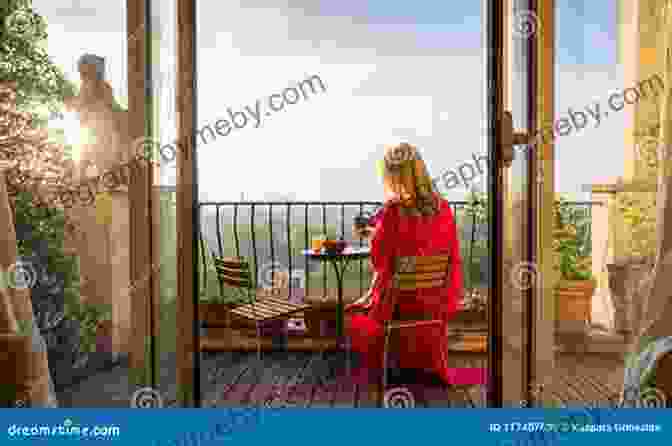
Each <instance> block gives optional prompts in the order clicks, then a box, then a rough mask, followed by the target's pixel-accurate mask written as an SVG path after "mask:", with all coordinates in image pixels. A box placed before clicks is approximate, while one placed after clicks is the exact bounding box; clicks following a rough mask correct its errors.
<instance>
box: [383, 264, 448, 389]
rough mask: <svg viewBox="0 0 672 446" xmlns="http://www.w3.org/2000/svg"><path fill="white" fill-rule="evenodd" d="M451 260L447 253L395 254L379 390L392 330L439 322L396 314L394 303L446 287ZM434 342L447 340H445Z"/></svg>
mask: <svg viewBox="0 0 672 446" xmlns="http://www.w3.org/2000/svg"><path fill="white" fill-rule="evenodd" d="M451 267H452V259H451V256H450V254H439V255H431V256H410V257H396V258H395V259H394V276H393V279H392V284H391V285H390V286H389V287H388V288H387V290H386V291H385V294H386V295H387V296H386V297H385V298H388V299H392V301H393V308H394V313H393V314H394V316H393V318H392V319H391V320H390V321H386V322H385V324H384V330H385V341H384V350H383V376H382V391H383V392H384V391H385V388H386V386H387V379H388V376H387V374H388V370H387V366H388V353H389V349H390V348H389V347H390V340H391V338H392V333H393V331H394V330H398V332H399V334H400V335H402V334H403V330H404V329H408V328H415V327H420V326H427V325H439V326H441V325H443V321H442V320H440V319H431V317H430V316H428V315H411V314H408V315H400V314H399V313H398V311H397V306H398V302H399V300H400V299H403V298H404V297H405V296H409V295H410V296H413V295H414V294H416V293H417V292H418V290H422V289H429V288H435V289H437V298H438V290H442V289H443V287H445V286H448V285H449V283H448V281H449V280H450V272H451ZM437 342H444V343H445V342H447V341H446V340H445V339H442V340H437Z"/></svg>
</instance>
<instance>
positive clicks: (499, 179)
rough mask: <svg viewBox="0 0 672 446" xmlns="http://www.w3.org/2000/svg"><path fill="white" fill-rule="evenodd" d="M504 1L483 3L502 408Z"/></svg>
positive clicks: (491, 364)
mask: <svg viewBox="0 0 672 446" xmlns="http://www.w3.org/2000/svg"><path fill="white" fill-rule="evenodd" d="M504 13H505V8H504V2H502V1H499V0H487V2H486V11H485V16H486V23H485V33H486V40H487V46H486V49H485V50H486V73H487V74H486V82H487V84H486V95H487V105H486V113H487V121H488V136H489V138H488V156H489V159H490V163H491V166H492V167H491V168H490V169H488V196H489V197H490V199H489V200H488V221H489V224H490V237H489V238H488V251H489V256H490V271H491V277H490V296H489V301H488V362H487V364H488V387H487V388H488V391H487V406H488V407H503V405H504V376H503V367H502V365H503V359H504V357H503V352H504V349H503V339H504V338H503V329H502V328H503V326H502V323H503V321H502V312H503V284H504V280H503V279H504V274H503V273H504V271H503V264H502V258H503V255H504V231H503V227H504V226H503V225H504V221H503V215H504V202H503V200H501V199H499V198H500V197H502V196H503V189H504V177H503V172H504V160H503V159H502V156H501V155H502V153H501V150H500V141H502V139H503V130H504V126H503V119H502V117H503V116H504V103H503V98H504V95H503V94H502V91H503V88H504V85H505V84H504V69H503V62H504V61H505V57H504V54H505V53H504V49H505V47H504V30H505V29H506V28H505V18H504Z"/></svg>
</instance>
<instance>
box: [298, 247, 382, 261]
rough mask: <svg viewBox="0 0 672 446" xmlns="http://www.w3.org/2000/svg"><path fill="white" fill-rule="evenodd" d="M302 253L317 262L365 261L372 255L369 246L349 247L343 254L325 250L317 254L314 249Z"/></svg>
mask: <svg viewBox="0 0 672 446" xmlns="http://www.w3.org/2000/svg"><path fill="white" fill-rule="evenodd" d="M301 252H302V254H303V255H304V256H306V257H308V258H311V259H316V260H329V259H363V258H366V257H368V256H369V254H371V248H369V247H368V246H348V247H347V248H345V250H344V251H343V252H341V253H327V252H325V251H324V250H322V251H320V252H315V251H313V250H312V249H304V250H303V251H301Z"/></svg>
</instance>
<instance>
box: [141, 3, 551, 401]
mask: <svg viewBox="0 0 672 446" xmlns="http://www.w3.org/2000/svg"><path fill="white" fill-rule="evenodd" d="M508 1H511V0H508ZM176 2H177V42H178V46H177V67H176V68H177V82H176V91H175V93H176V98H175V100H176V103H177V137H178V139H179V140H182V141H190V144H186V145H185V146H186V148H185V150H181V151H178V153H177V187H176V192H177V207H176V214H177V252H178V257H177V259H178V262H177V284H178V285H177V288H178V292H177V312H178V315H179V317H178V318H177V386H178V392H179V395H178V401H180V402H181V405H182V406H183V407H201V398H202V395H201V389H200V387H201V386H200V356H201V355H200V348H199V345H200V342H199V326H198V317H197V315H198V297H199V296H198V290H199V264H198V261H197V259H198V230H199V225H200V221H199V220H200V215H199V206H198V196H199V194H198V175H197V166H198V162H197V151H196V150H194V148H195V147H196V122H197V98H198V96H197V58H196V53H197V40H196V34H197V6H196V2H195V1H194V0H176ZM128 3H129V7H130V5H131V4H135V2H133V1H132V0H128ZM507 3H508V2H507V1H505V2H503V1H498V0H487V1H486V11H485V16H486V25H485V31H486V40H487V48H486V73H487V76H486V79H487V90H486V96H487V117H488V134H489V135H490V137H489V139H488V153H489V156H490V160H491V163H492V164H491V165H492V168H491V169H488V193H489V196H490V197H492V198H491V199H490V200H488V203H489V209H488V213H489V221H490V225H491V236H490V239H489V253H490V271H491V272H492V277H491V291H490V292H491V296H490V302H489V305H488V328H489V336H488V375H489V376H488V384H489V385H488V395H487V400H488V401H487V402H488V407H503V404H504V401H503V386H504V378H505V377H504V375H503V339H504V338H503V330H502V328H503V324H502V314H503V304H504V302H503V297H504V296H503V289H504V288H503V284H504V280H505V279H506V276H505V272H504V268H503V266H504V265H503V262H502V259H503V255H504V232H503V226H504V222H505V218H504V217H505V215H504V203H503V200H501V199H496V198H495V197H502V196H503V193H504V191H505V167H504V160H503V157H502V154H501V150H500V144H499V142H500V141H502V137H503V135H504V133H503V132H504V130H505V129H504V126H503V120H502V118H501V117H502V116H503V114H504V111H505V104H504V101H503V94H502V92H503V91H504V89H505V88H506V79H507V78H506V76H505V73H504V67H505V66H508V65H506V64H504V63H503V62H505V61H506V58H505V57H506V53H505V36H506V34H505V31H506V29H507V28H506V27H507V26H508V23H509V22H508V21H507V15H506V14H507V10H506V9H505V5H506V4H507ZM530 5H531V9H532V10H534V11H537V14H538V17H539V21H540V23H541V24H543V25H544V26H543V27H542V28H541V32H540V33H539V34H540V35H539V37H538V38H535V39H530V40H531V51H530V53H529V54H530V61H531V63H530V66H529V67H528V70H530V71H529V72H530V73H532V78H533V79H536V80H535V81H534V82H533V83H532V84H531V87H532V88H530V90H531V91H530V108H531V113H530V122H529V124H530V128H533V129H536V128H539V125H538V123H539V122H549V121H550V122H552V119H553V92H554V88H553V86H554V84H553V82H554V79H553V74H554V45H555V42H554V26H553V24H554V23H553V21H554V18H555V2H554V1H553V0H548V1H541V2H539V1H537V0H530ZM129 17H130V12H129ZM132 65H133V64H132V63H131V60H130V59H129V79H131V75H133V73H132V72H131V66H132ZM141 97H144V95H143V96H141ZM130 98H132V95H130V94H129V102H130V100H131V99H130ZM129 108H130V104H129ZM537 152H538V154H539V156H538V157H537V159H535V160H533V161H532V162H531V163H530V166H529V169H530V170H531V172H530V173H531V174H532V175H531V176H530V189H529V190H528V195H529V196H530V197H531V198H533V199H534V200H535V201H531V206H530V208H531V209H530V216H531V217H532V219H531V221H532V223H534V224H535V226H536V227H537V230H536V231H530V234H529V237H530V241H531V243H530V245H529V246H530V247H532V252H531V253H530V256H531V259H532V260H533V261H535V262H537V265H538V268H539V270H540V274H539V277H538V279H539V280H537V281H536V285H537V286H536V288H535V289H533V290H531V293H530V297H528V298H527V299H525V300H526V309H527V311H528V315H529V317H530V319H528V324H527V325H528V327H527V330H528V335H529V336H530V338H529V339H533V340H534V342H529V343H528V346H527V348H526V349H525V353H526V355H529V356H528V357H529V358H532V361H529V365H528V367H527V368H526V372H525V377H524V379H525V380H526V382H527V384H528V386H527V389H528V390H530V386H529V384H531V383H535V382H537V378H538V377H542V376H544V377H548V376H550V372H551V371H552V367H553V346H554V344H553V343H552V340H553V320H554V305H553V304H554V300H553V290H552V288H551V287H550V286H549V285H551V284H552V281H551V280H542V279H543V277H544V276H545V277H547V278H549V277H552V274H553V265H552V255H549V254H548V252H549V251H548V250H549V249H551V246H552V232H551V229H552V209H553V207H552V205H553V203H554V191H553V141H542V142H540V143H538V145H537ZM537 160H539V161H537ZM537 162H539V165H537ZM539 166H541V168H542V170H541V171H540V172H542V173H541V175H540V177H541V180H542V181H541V183H540V184H539V186H538V183H537V181H536V179H537V173H538V170H539ZM537 187H541V189H540V190H539V189H535V188H537ZM549 200H550V201H549ZM549 203H550V205H548V204H549ZM551 252H552V251H551ZM535 295H538V296H539V298H537V297H536V296H535ZM536 302H540V303H541V304H540V305H537V304H536ZM530 322H531V323H530ZM549 343H550V344H549ZM549 345H550V347H551V348H544V347H548V346H549ZM549 352H550V355H549ZM549 356H550V357H549ZM549 366H550V369H549ZM507 378H508V377H507ZM512 378H513V377H512ZM544 395H547V393H544ZM530 398H532V396H531V395H529V392H528V399H530ZM528 402H531V401H528Z"/></svg>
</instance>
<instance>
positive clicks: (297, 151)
mask: <svg viewBox="0 0 672 446" xmlns="http://www.w3.org/2000/svg"><path fill="white" fill-rule="evenodd" d="M80 3H81V4H84V3H86V5H87V6H85V7H83V6H79V4H80ZM615 3H616V2H614V1H613V0H593V1H591V2H584V1H577V0H557V5H558V10H557V17H556V20H557V24H556V30H557V39H556V51H557V59H556V88H555V99H556V112H557V113H558V115H559V116H560V115H563V114H565V113H567V109H568V107H572V108H573V109H574V110H577V109H582V108H583V107H585V106H586V105H590V104H592V103H593V102H594V101H596V100H597V101H602V102H605V101H606V98H607V97H608V95H609V93H611V92H612V91H613V90H616V89H623V88H627V87H628V86H624V85H623V83H622V81H621V78H622V68H621V67H620V66H619V65H618V64H617V57H616V49H617V43H616V38H617V37H616V29H617V27H616V20H617V16H616V11H615ZM154 4H155V5H156V7H157V10H158V12H157V18H156V19H155V21H156V23H157V24H158V23H159V22H160V23H161V29H162V40H161V50H160V56H159V57H160V59H159V61H158V63H157V64H156V65H155V67H154V70H155V79H157V87H156V88H157V94H158V98H159V99H158V103H159V105H158V108H159V109H160V110H159V112H158V113H157V115H158V117H159V121H158V123H159V127H160V129H161V133H160V139H161V141H164V140H165V141H167V142H171V141H173V140H174V138H175V107H174V105H173V104H171V101H170V100H168V99H169V98H171V97H172V96H173V95H174V78H175V77H174V74H173V72H174V64H175V41H174V40H175V37H174V36H175V34H174V23H173V22H174V0H160V1H159V0H154ZM34 5H35V7H36V9H37V10H38V11H39V12H40V13H41V14H43V15H44V16H45V17H46V18H47V20H48V23H49V28H48V31H49V41H48V48H49V53H50V54H51V55H52V56H53V59H54V61H55V62H56V63H57V64H59V65H60V66H62V68H63V69H64V70H65V71H66V72H67V73H69V76H70V77H71V78H73V79H75V78H77V77H78V75H77V74H76V71H75V62H76V60H77V58H78V57H79V56H80V55H81V54H83V53H95V54H99V55H102V56H104V57H106V59H107V63H108V68H107V72H108V73H107V77H108V79H109V81H110V83H111V84H112V86H113V87H114V89H115V94H116V95H117V96H118V98H119V99H120V102H121V103H124V102H125V98H124V96H125V95H126V91H125V87H124V84H125V82H126V78H125V77H126V75H125V71H126V51H127V50H126V42H125V35H126V26H125V14H126V13H125V0H106V1H104V2H103V1H102V0H95V1H88V2H77V1H71V0H34ZM91 5H96V6H91ZM483 16H484V10H483V8H482V6H481V4H480V2H478V1H459V2H453V1H451V2H446V1H444V0H436V1H429V0H426V1H423V2H403V1H391V0H376V1H368V2H367V1H363V0H339V1H335V0H331V1H320V0H273V1H270V0H267V1H262V0H230V1H227V2H199V12H198V20H199V24H198V26H199V34H198V56H197V57H198V67H197V69H198V79H197V84H198V94H199V97H198V121H199V127H200V126H203V125H206V124H211V125H214V123H215V121H217V120H218V119H226V118H227V117H228V109H229V108H231V109H232V110H233V111H239V110H243V109H244V107H245V106H253V105H254V104H255V101H257V100H262V101H265V100H266V99H265V98H267V97H268V96H270V95H271V94H274V93H281V92H282V91H283V90H284V89H285V88H287V87H291V86H295V85H296V84H297V83H298V82H300V81H301V80H303V79H306V78H307V77H310V76H313V75H318V76H319V77H320V79H322V81H323V82H324V84H325V86H326V91H325V92H324V93H320V94H316V95H313V96H311V97H308V98H307V99H305V100H300V101H299V102H298V103H296V104H294V105H286V106H285V109H284V110H283V111H281V112H278V113H273V114H272V115H271V116H268V117H264V119H263V122H262V124H261V125H260V126H259V127H258V128H255V127H254V126H253V125H252V124H251V123H248V124H247V126H246V127H245V128H242V129H237V130H235V131H232V132H231V133H230V134H229V135H228V136H220V137H218V138H217V139H216V140H214V141H212V142H209V143H208V144H207V145H203V146H201V148H200V149H199V185H200V186H199V188H200V195H201V199H202V200H238V199H240V198H241V193H244V194H245V195H244V197H245V199H257V200H263V199H275V198H281V197H289V198H294V199H298V200H337V201H348V200H379V199H381V197H382V187H381V182H380V179H379V178H378V176H377V173H376V162H377V160H379V159H380V158H381V157H382V149H383V145H384V144H389V143H393V142H398V141H401V140H407V141H408V142H411V143H413V144H415V145H417V146H418V147H419V148H420V149H421V151H422V154H423V156H424V158H425V160H426V161H427V163H428V166H429V170H430V173H431V175H432V176H433V177H438V176H440V175H441V174H442V173H444V172H447V171H450V170H456V169H457V168H458V167H459V166H460V165H462V164H464V163H465V162H472V163H473V161H470V160H472V158H473V155H474V154H481V153H484V152H485V150H486V147H487V146H486V141H487V139H486V114H485V106H484V104H485V102H484V93H485V82H486V79H485V54H484V47H483V42H484V36H483V32H484V25H483V23H484V19H483ZM540 26H541V29H543V23H541V24H540ZM514 51H515V50H514ZM522 93H523V89H522V88H520V87H519V86H517V87H515V89H514V95H518V96H520V95H521V94H522ZM514 103H515V102H514ZM515 114H516V111H515V110H514V115H515ZM623 123H624V121H623V113H620V114H612V115H610V116H609V118H608V119H606V120H603V122H601V123H600V125H599V126H597V127H596V125H595V124H594V123H593V122H590V123H589V124H588V125H587V127H586V128H584V129H583V130H582V131H581V132H575V133H573V134H570V135H568V136H564V137H560V138H559V139H558V140H557V141H556V158H557V161H556V190H558V191H559V192H568V193H572V194H574V196H575V197H576V198H579V199H588V198H589V197H588V196H587V195H585V194H580V191H581V189H582V186H583V185H584V184H590V183H592V182H595V181H598V180H603V179H609V178H613V177H616V176H618V175H622V173H623V158H624V157H623V151H624V147H623V134H624V130H623V129H624V127H623ZM466 170H468V169H467V168H465V171H466ZM174 180H175V179H174V169H171V168H170V166H169V167H167V168H166V169H164V172H163V176H162V180H161V181H162V183H164V184H170V183H171V182H174ZM439 188H440V190H441V191H444V192H446V189H445V187H443V186H441V183H439ZM465 192H466V189H465V188H463V187H455V188H453V189H451V190H450V191H449V192H448V194H447V196H448V197H449V198H451V199H461V198H463V197H464V194H465Z"/></svg>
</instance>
